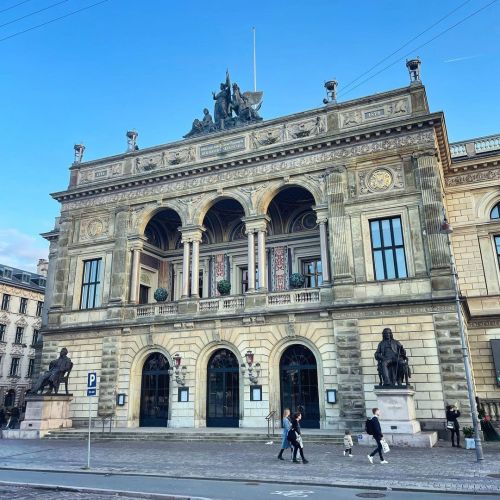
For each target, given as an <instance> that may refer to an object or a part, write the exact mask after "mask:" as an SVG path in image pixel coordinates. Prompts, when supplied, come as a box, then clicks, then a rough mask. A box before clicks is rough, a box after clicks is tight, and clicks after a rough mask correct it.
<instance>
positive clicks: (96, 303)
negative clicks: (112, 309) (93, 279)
mask: <svg viewBox="0 0 500 500" xmlns="http://www.w3.org/2000/svg"><path fill="white" fill-rule="evenodd" d="M100 305H101V284H100V283H97V284H96V285H95V296H94V307H100Z"/></svg>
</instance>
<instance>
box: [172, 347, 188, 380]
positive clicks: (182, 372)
mask: <svg viewBox="0 0 500 500" xmlns="http://www.w3.org/2000/svg"><path fill="white" fill-rule="evenodd" d="M173 359H174V366H173V368H170V369H169V370H168V374H169V375H170V376H172V375H174V376H175V381H176V382H177V384H178V385H184V384H185V383H186V374H187V366H182V365H181V362H182V356H181V355H180V354H179V353H178V352H177V353H175V355H174V358H173Z"/></svg>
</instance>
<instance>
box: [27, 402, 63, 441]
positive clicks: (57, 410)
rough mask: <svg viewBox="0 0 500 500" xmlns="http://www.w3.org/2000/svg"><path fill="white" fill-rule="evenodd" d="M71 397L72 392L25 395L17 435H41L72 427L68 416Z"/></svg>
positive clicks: (34, 436)
mask: <svg viewBox="0 0 500 500" xmlns="http://www.w3.org/2000/svg"><path fill="white" fill-rule="evenodd" d="M72 399H73V395H72V394H50V395H45V394H40V395H35V394H33V395H30V396H27V397H26V413H25V416H24V420H23V421H22V422H21V429H20V431H19V432H20V434H21V435H20V436H19V437H20V438H21V439H28V438H29V437H33V438H36V437H43V436H44V435H45V434H47V432H48V431H50V430H55V429H64V428H69V427H72V425H73V423H72V421H71V419H70V418H69V403H70V401H71V400H72ZM23 434H24V435H23ZM30 434H31V435H30Z"/></svg>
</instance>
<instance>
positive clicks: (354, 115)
mask: <svg viewBox="0 0 500 500" xmlns="http://www.w3.org/2000/svg"><path fill="white" fill-rule="evenodd" d="M410 108H411V106H410V100H409V98H407V97H404V98H402V99H396V100H393V101H388V102H385V103H380V104H374V105H372V106H366V107H362V108H359V109H350V110H348V111H343V112H340V113H339V118H340V128H347V127H354V126H356V125H362V124H364V123H368V122H372V121H379V120H387V119H389V118H393V117H398V116H403V115H407V114H409V113H410V112H411V109H410Z"/></svg>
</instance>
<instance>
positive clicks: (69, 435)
mask: <svg viewBox="0 0 500 500" xmlns="http://www.w3.org/2000/svg"><path fill="white" fill-rule="evenodd" d="M303 435H304V441H305V442H307V443H311V444H313V443H314V444H329V445H332V444H333V445H340V444H342V442H343V438H344V435H343V434H340V433H335V432H334V431H328V430H318V429H314V430H312V429H304V430H303ZM87 436H88V430H87V429H64V430H63V429H61V430H56V431H50V432H49V433H48V434H46V435H45V436H44V439H58V440H75V439H76V440H77V439H81V440H83V439H87ZM353 438H355V436H353ZM91 440H92V441H188V442H198V441H204V442H213V443H250V442H253V443H254V442H261V443H267V442H269V441H273V442H274V443H279V442H280V441H281V432H280V430H278V429H277V430H276V432H275V435H274V436H273V435H271V436H270V437H268V435H267V432H266V431H265V430H263V429H230V430H229V429H218V430H210V431H207V430H206V429H153V428H149V429H147V430H145V429H144V428H136V429H120V428H113V429H112V430H111V431H109V429H108V430H106V429H105V430H104V432H102V430H101V429H92V430H91Z"/></svg>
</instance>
